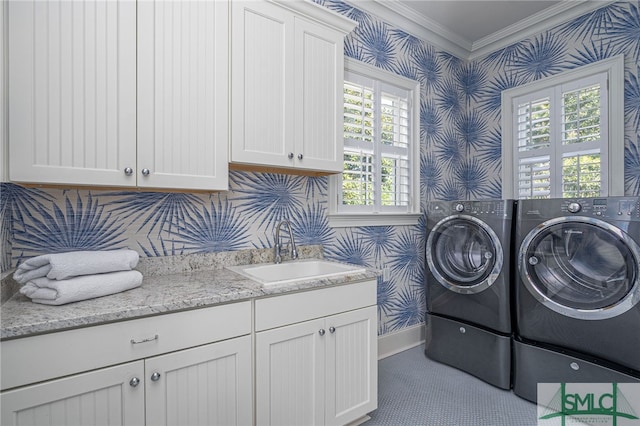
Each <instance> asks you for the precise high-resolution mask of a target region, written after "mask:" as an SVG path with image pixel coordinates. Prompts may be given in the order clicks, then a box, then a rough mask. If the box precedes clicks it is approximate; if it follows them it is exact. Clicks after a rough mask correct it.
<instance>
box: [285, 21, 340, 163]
mask: <svg viewBox="0 0 640 426" xmlns="http://www.w3.org/2000/svg"><path fill="white" fill-rule="evenodd" d="M295 42H296V46H295V52H296V53H295V58H296V69H295V73H294V76H295V87H296V97H295V108H294V110H293V111H294V114H295V141H296V147H295V152H294V154H295V156H294V159H295V161H296V163H295V164H296V167H298V168H303V169H315V170H325V171H335V172H341V171H342V170H343V151H344V150H343V136H342V134H343V130H342V127H343V125H342V123H343V108H342V106H343V94H342V92H343V85H344V84H343V83H344V54H343V49H344V48H343V35H342V33H339V32H337V31H335V30H333V29H329V28H327V27H324V26H322V25H318V24H316V23H313V22H311V21H308V20H306V19H304V18H297V17H296V19H295Z"/></svg>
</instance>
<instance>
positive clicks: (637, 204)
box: [561, 197, 640, 221]
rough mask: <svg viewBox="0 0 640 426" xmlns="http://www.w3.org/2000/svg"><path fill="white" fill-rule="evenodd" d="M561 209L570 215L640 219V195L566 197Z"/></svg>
mask: <svg viewBox="0 0 640 426" xmlns="http://www.w3.org/2000/svg"><path fill="white" fill-rule="evenodd" d="M561 209H562V211H563V212H564V213H567V214H569V215H571V214H579V215H583V216H593V217H598V218H603V219H614V220H633V221H640V197H608V198H581V199H566V200H563V202H562V207H561Z"/></svg>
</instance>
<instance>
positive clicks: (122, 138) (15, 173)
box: [8, 0, 136, 185]
mask: <svg viewBox="0 0 640 426" xmlns="http://www.w3.org/2000/svg"><path fill="white" fill-rule="evenodd" d="M8 9H9V12H8V46H9V47H8V58H9V59H8V61H9V62H8V64H9V84H8V96H9V173H10V174H9V178H10V179H11V180H12V181H17V182H38V183H53V184H68V183H79V184H80V183H82V184H95V185H132V184H134V183H132V182H131V180H132V179H131V178H130V177H127V176H126V175H125V174H124V172H123V169H124V167H126V166H125V165H126V164H130V163H131V161H132V159H135V157H136V42H135V40H136V4H135V3H134V2H127V1H123V2H113V1H109V0H103V1H97V2H86V3H84V2H82V3H81V2H72V1H63V2H43V1H11V2H9V3H8ZM130 167H135V163H134V164H133V165H131V166H130Z"/></svg>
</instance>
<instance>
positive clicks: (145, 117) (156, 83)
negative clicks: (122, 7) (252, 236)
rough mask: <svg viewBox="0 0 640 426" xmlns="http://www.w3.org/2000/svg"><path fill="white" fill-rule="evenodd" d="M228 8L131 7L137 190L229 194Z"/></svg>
mask: <svg viewBox="0 0 640 426" xmlns="http://www.w3.org/2000/svg"><path fill="white" fill-rule="evenodd" d="M228 7H229V6H228V2H227V1H215V2H209V1H204V2H203V1H162V0H160V1H143V2H138V157H137V158H138V161H137V164H138V167H137V170H136V175H137V183H138V186H141V187H156V188H189V189H203V190H213V189H217V190H226V189H228V161H229V158H228V146H229V139H228V135H229V132H228V118H229V116H228V109H229V105H228V100H229V76H228V68H229V50H228V49H229V47H228V44H229V43H228V41H229V35H228V28H229V26H228V18H229V12H228ZM146 171H148V173H147V172H146Z"/></svg>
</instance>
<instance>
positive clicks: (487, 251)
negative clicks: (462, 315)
mask: <svg viewBox="0 0 640 426" xmlns="http://www.w3.org/2000/svg"><path fill="white" fill-rule="evenodd" d="M427 263H428V264H429V268H430V270H431V273H432V274H433V276H434V277H435V278H436V280H438V282H439V283H440V284H442V285H443V286H445V287H446V288H448V289H449V290H451V291H454V292H456V293H461V294H471V293H478V292H480V291H483V290H485V289H487V288H488V287H489V286H490V285H491V284H493V283H494V282H495V280H496V278H497V277H498V275H499V274H500V271H501V269H502V264H503V252H502V244H500V240H499V239H498V236H497V235H496V233H495V232H494V231H493V229H491V228H490V227H489V226H488V225H487V224H486V223H485V222H483V221H481V220H479V219H477V218H475V217H473V216H467V215H454V216H449V217H447V218H444V219H442V220H441V221H439V222H438V223H437V224H436V225H435V226H434V227H433V228H432V229H431V232H430V233H429V237H428V239H427Z"/></svg>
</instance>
